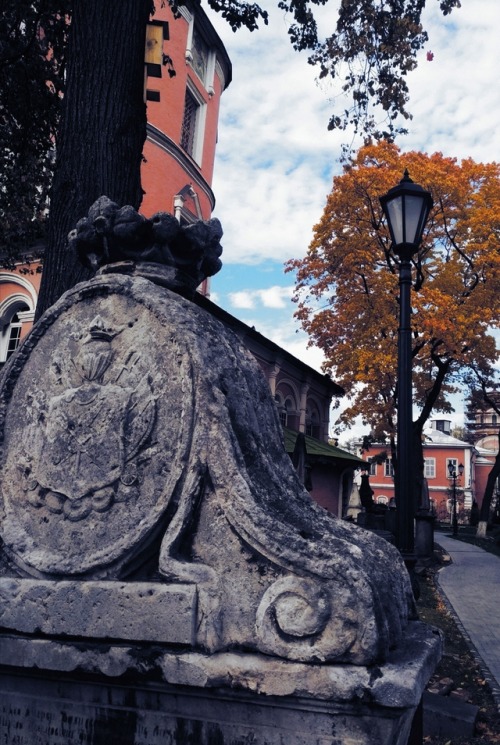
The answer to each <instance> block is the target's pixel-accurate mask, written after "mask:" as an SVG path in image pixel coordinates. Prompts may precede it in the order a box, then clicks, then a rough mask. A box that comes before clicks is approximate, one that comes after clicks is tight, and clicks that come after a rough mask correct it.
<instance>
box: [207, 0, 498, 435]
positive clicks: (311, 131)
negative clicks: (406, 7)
mask: <svg viewBox="0 0 500 745" xmlns="http://www.w3.org/2000/svg"><path fill="white" fill-rule="evenodd" d="M462 5H463V7H462V8H459V9H456V10H454V11H453V13H452V14H451V15H450V16H448V17H446V18H444V17H443V16H442V14H441V13H440V11H439V3H438V2H437V0H428V6H429V7H428V8H427V9H426V12H425V18H424V26H425V27H426V28H427V30H428V32H429V42H428V44H427V46H426V48H425V50H423V52H422V53H421V56H420V64H419V67H418V69H417V70H416V71H414V72H413V73H411V74H410V75H409V76H408V83H409V86H410V95H411V101H410V111H411V112H412V114H413V117H414V118H413V120H412V121H411V122H409V125H408V126H409V129H410V133H409V135H408V136H406V137H404V138H402V139H401V140H400V141H399V142H398V144H399V146H400V147H401V148H402V149H403V150H410V149H417V150H423V151H426V152H435V151H441V152H443V153H444V154H445V155H447V156H452V157H456V158H458V159H459V160H460V159H461V158H463V157H469V156H470V157H472V158H474V159H475V160H478V161H492V160H498V159H499V157H500V155H499V153H500V124H499V123H500V86H499V85H498V73H497V71H498V64H499V57H500V54H499V52H498V34H499V30H500V0H463V3H462ZM264 6H265V7H267V8H268V10H269V13H270V24H269V26H267V27H266V26H262V28H261V29H259V30H258V31H256V32H253V33H249V32H248V31H246V30H245V29H242V30H240V31H238V32H237V33H236V34H234V33H233V32H232V31H231V30H230V29H229V27H228V26H227V25H226V24H225V23H224V21H223V20H222V19H220V18H219V17H218V16H215V15H214V14H213V13H211V12H210V11H207V12H209V15H210V18H211V20H212V22H213V23H214V25H215V27H216V29H217V31H218V33H219V35H220V36H221V38H222V40H223V42H224V44H225V46H226V49H227V52H228V54H229V56H230V58H231V60H232V63H233V81H232V83H231V85H230V86H229V88H228V89H227V91H226V92H225V93H224V95H223V97H222V101H221V114H220V122H219V138H218V146H217V154H216V163H215V176H214V182H213V189H214V192H215V195H216V199H217V205H216V209H215V212H214V216H216V217H218V218H219V219H220V220H221V222H222V226H223V229H224V239H223V241H222V243H223V246H224V253H223V256H222V260H223V263H224V266H223V269H222V271H221V272H220V273H219V274H218V275H216V276H215V277H214V278H213V279H212V299H213V300H214V301H215V302H217V303H218V304H219V305H221V306H222V307H223V308H225V309H226V310H228V311H229V312H230V313H232V314H233V315H235V316H237V317H238V318H240V319H241V320H242V321H244V322H245V323H248V324H249V325H251V326H255V327H256V328H257V329H258V331H260V332H261V333H263V334H264V335H266V336H268V337H269V338H271V339H272V340H273V341H275V342H276V343H277V344H279V345H280V346H282V347H284V348H286V349H287V350H289V351H290V352H292V354H295V355H296V356H297V357H299V358H300V359H302V360H304V361H305V362H307V363H308V364H310V365H311V366H312V367H315V368H316V369H320V365H321V361H322V354H321V352H320V350H318V349H314V348H313V349H310V348H309V349H308V348H307V337H306V336H305V334H304V333H303V332H301V331H300V330H299V327H298V325H297V323H296V321H295V320H294V318H293V312H294V306H293V304H292V303H291V300H290V298H291V294H292V290H293V276H292V275H290V274H284V271H283V264H284V262H285V261H286V260H287V259H288V258H292V257H294V258H295V257H301V256H304V255H305V253H306V251H307V247H308V245H309V242H310V240H311V237H312V231H313V226H314V225H315V223H317V222H318V220H319V219H320V217H321V214H322V212H323V208H324V205H325V201H326V197H327V194H328V193H329V191H330V189H331V183H332V178H333V176H334V175H335V174H336V173H338V172H339V171H340V166H339V162H338V158H339V156H340V146H341V143H342V142H345V141H346V139H347V138H348V137H349V136H350V135H349V133H332V132H328V131H327V123H328V119H329V117H330V115H331V113H332V112H333V111H334V108H335V106H338V107H340V106H342V101H341V99H340V98H339V97H338V96H337V92H336V91H335V90H334V89H332V87H331V85H330V84H329V83H323V82H322V83H321V84H318V82H317V80H316V71H315V70H314V68H312V67H311V66H309V65H308V64H307V60H306V57H307V55H305V54H298V53H297V52H294V51H293V49H292V47H291V45H290V43H289V41H288V37H287V33H286V29H287V18H286V15H285V14H284V13H283V12H282V11H280V10H278V9H277V4H273V5H266V4H265V3H264ZM337 6H338V2H337V1H336V0H329V2H328V3H327V5H326V6H325V7H324V8H323V9H321V13H322V17H321V24H322V26H323V27H324V28H325V29H328V27H329V26H331V24H332V23H333V22H334V19H335V9H336V7H337ZM427 51H432V52H433V54H434V59H433V60H432V61H431V62H429V61H427V59H426V52H427ZM358 144H359V143H358ZM456 405H457V408H460V401H457V402H456ZM453 418H454V420H455V421H456V422H457V423H461V421H462V417H461V412H460V411H458V410H457V415H456V416H454V417H453ZM360 431H365V430H364V429H359V427H356V428H355V429H354V430H353V433H355V434H358V433H359V432H360Z"/></svg>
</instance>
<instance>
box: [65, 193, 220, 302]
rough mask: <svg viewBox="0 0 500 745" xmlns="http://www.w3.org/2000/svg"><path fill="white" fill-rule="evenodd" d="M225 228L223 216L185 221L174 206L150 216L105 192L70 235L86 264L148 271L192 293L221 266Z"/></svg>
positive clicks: (109, 269)
mask: <svg viewBox="0 0 500 745" xmlns="http://www.w3.org/2000/svg"><path fill="white" fill-rule="evenodd" d="M222 234H223V232H222V227H221V224H220V222H219V220H217V219H211V220H200V221H198V222H196V223H193V224H192V225H186V226H184V225H180V224H179V223H178V221H177V220H176V218H175V217H174V216H173V215H171V214H170V213H168V212H157V213H156V214H155V215H153V217H151V218H146V217H144V216H143V215H141V214H139V213H138V212H137V211H136V210H135V209H134V208H133V207H131V206H130V205H127V206H125V207H118V205H117V204H115V202H112V201H111V200H110V199H109V198H108V197H105V196H102V197H99V199H98V200H97V201H96V202H94V204H93V205H92V206H91V208H90V209H89V212H88V215H87V217H84V218H82V219H81V220H79V221H78V222H77V224H76V228H75V229H74V230H72V231H71V232H70V233H69V235H68V240H69V247H70V249H72V250H74V251H76V253H77V255H78V257H79V259H80V261H81V262H82V264H83V265H84V266H87V267H89V268H91V269H93V270H94V271H97V270H101V271H103V272H112V271H120V272H126V273H139V274H143V275H145V276H148V277H149V278H150V279H152V280H153V281H159V282H160V283H161V284H165V285H167V286H169V287H170V288H171V289H173V290H175V291H176V292H178V293H179V294H181V295H185V296H188V297H189V296H192V295H193V294H194V291H195V290H196V288H197V287H198V285H199V284H200V283H201V282H202V281H203V280H204V279H206V278H207V277H211V276H213V275H214V274H216V273H217V272H218V271H219V270H220V269H221V267H222V262H221V260H220V258H219V257H220V255H221V253H222V246H221V245H220V239H221V238H222ZM111 265H114V267H113V266H111ZM141 267H142V271H141ZM137 268H138V270H137Z"/></svg>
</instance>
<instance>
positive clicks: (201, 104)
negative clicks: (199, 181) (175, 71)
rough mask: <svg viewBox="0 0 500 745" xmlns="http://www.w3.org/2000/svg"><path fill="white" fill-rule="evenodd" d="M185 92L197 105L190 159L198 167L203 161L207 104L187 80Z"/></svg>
mask: <svg viewBox="0 0 500 745" xmlns="http://www.w3.org/2000/svg"><path fill="white" fill-rule="evenodd" d="M187 90H188V91H189V93H190V94H191V95H192V96H193V98H194V99H195V101H196V103H197V104H198V110H197V112H196V123H195V128H194V141H193V152H192V154H191V157H192V159H193V160H194V161H196V163H198V165H199V166H201V164H202V160H203V145H204V143H205V125H206V120H207V104H206V103H205V101H204V99H203V96H201V95H200V93H199V91H198V90H197V88H196V86H195V85H193V83H192V82H191V81H190V80H189V78H188V79H187ZM188 155H189V153H188Z"/></svg>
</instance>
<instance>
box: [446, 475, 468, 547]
mask: <svg viewBox="0 0 500 745" xmlns="http://www.w3.org/2000/svg"><path fill="white" fill-rule="evenodd" d="M463 472H464V467H463V464H462V463H460V465H459V466H458V474H457V472H456V469H455V463H454V462H453V461H451V460H450V462H449V463H448V473H449V474H450V479H452V481H453V487H452V488H453V491H452V509H453V516H452V526H453V528H452V532H453V535H458V519H457V479H458V478H460V477H461V476H462V475H463Z"/></svg>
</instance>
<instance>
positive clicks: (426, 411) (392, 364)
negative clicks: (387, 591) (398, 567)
mask: <svg viewBox="0 0 500 745" xmlns="http://www.w3.org/2000/svg"><path fill="white" fill-rule="evenodd" d="M405 169H408V170H409V173H410V176H411V177H412V179H413V180H414V181H416V182H417V183H419V184H421V185H422V186H423V187H424V188H425V189H427V190H429V191H431V193H432V196H433V200H434V208H433V210H432V212H431V214H430V217H429V220H428V223H427V228H426V231H425V234H424V238H423V242H422V244H421V246H420V248H419V251H418V253H417V254H416V255H415V256H414V258H413V260H412V265H413V288H412V306H413V314H412V331H413V333H412V338H413V344H412V357H413V391H414V393H413V396H414V406H415V411H416V412H417V414H416V418H415V421H414V422H413V434H414V452H415V455H416V459H417V463H416V466H417V467H416V469H415V471H416V484H415V489H416V496H417V495H420V494H421V487H422V479H423V453H422V431H423V428H424V425H425V423H426V421H427V420H428V418H429V416H430V414H431V412H432V411H434V410H439V411H445V412H448V411H450V410H451V406H450V402H449V394H450V393H452V392H453V391H454V390H456V386H457V384H458V383H459V380H460V375H461V373H462V371H463V370H464V369H465V368H466V367H474V366H475V365H476V364H477V363H478V361H482V362H483V363H484V362H485V361H488V362H489V364H492V363H493V361H494V360H495V359H496V356H497V351H496V348H495V340H494V338H493V336H492V334H491V333H490V329H491V328H492V327H494V326H495V325H497V324H498V311H499V303H500V167H499V166H498V165H497V164H495V163H489V164H482V163H475V162H474V161H472V160H471V159H466V160H463V161H462V163H458V162H457V161H456V160H455V159H452V158H445V157H444V156H443V155H442V154H440V153H435V154H434V155H426V154H424V153H418V152H408V153H402V152H401V151H400V150H399V148H398V147H396V146H395V145H394V144H390V143H387V142H381V143H379V144H375V145H374V144H369V145H366V146H365V147H363V148H361V149H360V150H359V152H358V153H357V155H356V157H354V158H353V160H352V161H351V162H350V163H349V164H348V165H346V166H345V168H344V172H343V173H342V175H340V176H338V177H336V178H335V179H334V182H333V189H332V192H331V193H330V195H329V197H328V200H327V204H326V207H325V211H324V213H323V216H322V218H321V220H320V222H319V223H318V224H317V225H316V226H315V229H314V238H313V241H312V243H311V245H310V247H309V250H308V252H307V255H306V256H305V257H304V258H303V259H299V260H294V261H290V262H289V263H288V271H291V270H295V271H296V295H295V300H296V302H297V304H298V309H297V311H296V316H297V317H298V319H299V320H300V322H301V324H302V326H303V328H304V329H305V330H306V331H307V333H308V334H309V336H310V340H311V343H314V344H316V345H317V346H319V347H320V348H321V349H322V350H323V352H324V353H325V357H326V362H325V369H326V370H329V371H331V372H332V373H333V374H334V376H335V379H336V380H337V381H338V382H339V384H340V385H342V387H343V388H344V389H345V390H346V393H347V397H348V401H349V406H348V408H347V409H346V411H344V413H343V414H342V416H341V418H340V422H341V423H343V424H344V425H348V424H349V423H351V422H352V420H353V419H354V418H355V417H356V416H357V415H361V417H362V420H363V423H364V424H367V425H369V426H370V428H371V430H372V431H373V433H374V434H375V435H377V436H389V437H390V438H392V442H393V444H394V438H395V432H396V412H397V379H396V370H397V337H398V318H399V307H398V301H399V297H398V295H399V285H398V275H399V261H398V257H397V256H396V255H395V254H394V253H393V251H392V250H391V245H390V238H389V233H388V229H387V226H386V225H385V224H384V223H383V222H382V221H381V210H380V205H379V197H380V196H381V195H383V194H385V193H386V192H387V191H388V189H389V188H391V187H392V186H394V185H396V184H397V183H398V182H399V181H400V179H401V177H402V175H403V172H404V170H405ZM415 503H416V504H418V503H419V501H418V500H416V501H415Z"/></svg>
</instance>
